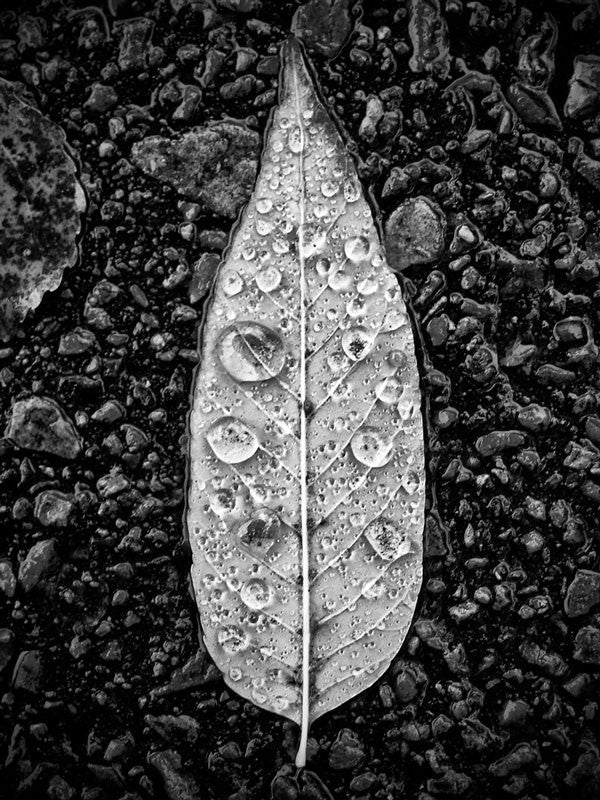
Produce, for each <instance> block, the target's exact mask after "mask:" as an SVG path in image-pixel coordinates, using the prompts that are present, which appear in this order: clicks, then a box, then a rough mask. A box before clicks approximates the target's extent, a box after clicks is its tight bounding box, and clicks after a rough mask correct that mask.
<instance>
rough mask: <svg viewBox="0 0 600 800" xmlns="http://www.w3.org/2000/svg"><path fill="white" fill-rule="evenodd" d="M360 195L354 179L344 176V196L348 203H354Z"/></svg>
mask: <svg viewBox="0 0 600 800" xmlns="http://www.w3.org/2000/svg"><path fill="white" fill-rule="evenodd" d="M359 197H360V187H359V185H358V184H357V182H356V181H354V180H352V179H351V178H346V180H345V181H344V198H345V199H346V202H348V203H355V202H356V201H357V200H358V198H359Z"/></svg>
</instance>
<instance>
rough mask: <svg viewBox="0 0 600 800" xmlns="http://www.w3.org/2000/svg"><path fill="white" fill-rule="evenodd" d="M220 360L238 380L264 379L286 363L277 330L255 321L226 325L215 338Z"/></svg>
mask: <svg viewBox="0 0 600 800" xmlns="http://www.w3.org/2000/svg"><path fill="white" fill-rule="evenodd" d="M217 354H218V356H219V359H220V361H221V364H223V366H224V367H225V369H226V370H227V372H228V373H229V374H230V375H231V377H232V378H235V380H237V381H242V382H248V381H267V380H269V379H270V378H273V377H275V376H276V375H278V374H279V373H280V372H281V370H282V369H283V365H284V363H285V350H284V346H283V341H282V339H281V337H280V336H279V334H278V333H275V331H273V330H271V329H270V328H267V327H266V326H265V325H261V324H260V323H258V322H238V323H236V324H235V325H230V326H229V327H227V328H225V329H224V330H223V331H222V332H221V334H220V336H219V338H218V341H217Z"/></svg>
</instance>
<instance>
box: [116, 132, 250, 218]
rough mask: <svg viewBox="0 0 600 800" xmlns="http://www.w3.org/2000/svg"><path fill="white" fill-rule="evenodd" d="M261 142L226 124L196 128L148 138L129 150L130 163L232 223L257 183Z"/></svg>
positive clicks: (248, 133) (247, 133)
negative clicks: (172, 136)
mask: <svg viewBox="0 0 600 800" xmlns="http://www.w3.org/2000/svg"><path fill="white" fill-rule="evenodd" d="M259 151H260V138H259V136H258V133H256V131H252V130H250V129H249V128H246V127H245V126H243V125H238V124H235V123H231V122H217V123H214V124H212V125H206V126H203V127H196V128H193V129H192V130H190V131H187V132H186V133H184V134H183V135H182V136H181V137H179V138H178V139H166V138H163V137H162V136H149V137H147V138H146V139H143V140H142V141H141V142H136V143H135V144H134V146H133V149H132V153H131V159H132V161H133V163H134V164H135V165H136V166H137V167H139V169H141V170H142V171H143V172H145V173H146V174H147V175H150V176H151V177H153V178H156V179H157V180H160V181H164V182H165V183H168V184H170V185H171V186H173V187H174V188H175V190H176V191H177V192H178V193H179V194H181V195H184V196H186V197H189V198H190V199H192V200H199V201H201V202H202V203H203V204H204V205H205V207H206V208H207V209H209V210H210V211H212V212H214V213H215V214H220V215H221V216H224V217H228V218H229V219H235V217H236V216H237V214H238V211H239V209H240V208H241V206H242V205H243V204H244V203H245V202H246V201H247V200H248V198H249V197H250V194H251V192H252V187H253V186H254V181H255V179H256V171H257V167H258V155H259Z"/></svg>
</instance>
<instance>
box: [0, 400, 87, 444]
mask: <svg viewBox="0 0 600 800" xmlns="http://www.w3.org/2000/svg"><path fill="white" fill-rule="evenodd" d="M4 435H5V436H7V437H8V438H9V439H12V441H14V443H15V444H16V445H17V446H18V447H22V448H24V449H26V450H35V451H38V452H43V453H49V454H50V455H55V456H59V457H60V458H65V459H75V458H77V457H78V456H79V454H80V453H81V451H82V449H83V442H82V440H81V437H80V436H79V434H78V433H77V431H76V430H75V427H74V425H73V423H72V422H71V420H70V419H69V418H68V417H67V415H66V414H65V412H64V411H63V410H62V408H61V407H60V406H59V405H58V403H56V402H54V400H51V399H50V398H48V397H29V398H27V399H26V400H18V401H17V402H16V403H15V404H14V405H13V407H12V409H11V416H10V420H9V423H8V425H7V427H6V430H5V432H4Z"/></svg>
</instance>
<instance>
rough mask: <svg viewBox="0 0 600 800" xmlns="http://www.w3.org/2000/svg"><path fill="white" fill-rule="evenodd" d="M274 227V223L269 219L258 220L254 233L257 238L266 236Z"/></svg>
mask: <svg viewBox="0 0 600 800" xmlns="http://www.w3.org/2000/svg"><path fill="white" fill-rule="evenodd" d="M274 227H275V223H274V222H273V221H272V220H270V219H261V218H259V219H257V220H256V232H257V233H258V234H259V236H268V235H269V234H270V233H271V231H272V230H273V228H274Z"/></svg>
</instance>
